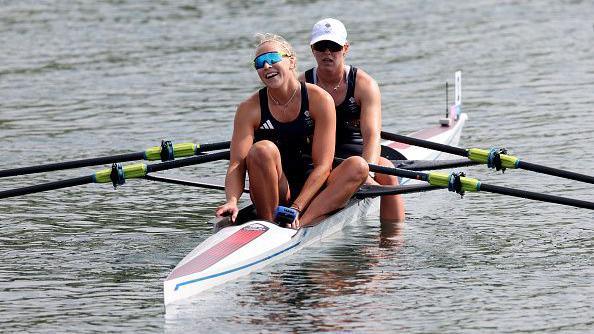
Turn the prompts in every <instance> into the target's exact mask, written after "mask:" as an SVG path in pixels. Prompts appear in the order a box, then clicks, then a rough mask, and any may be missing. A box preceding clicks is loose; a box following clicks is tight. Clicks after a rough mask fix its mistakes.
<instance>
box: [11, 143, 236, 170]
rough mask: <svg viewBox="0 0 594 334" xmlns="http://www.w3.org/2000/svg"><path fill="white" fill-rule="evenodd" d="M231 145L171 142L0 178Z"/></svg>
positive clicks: (162, 157)
mask: <svg viewBox="0 0 594 334" xmlns="http://www.w3.org/2000/svg"><path fill="white" fill-rule="evenodd" d="M230 145H231V143H230V142H229V141H224V142H216V143H207V144H193V143H179V144H171V142H169V141H163V142H162V143H161V146H153V147H151V148H148V149H147V150H145V151H141V152H135V153H125V154H118V155H110V156H105V157H98V158H89V159H80V160H72V161H64V162H56V163H50V164H44V165H37V166H29V167H18V168H11V169H5V170H0V177H9V176H18V175H26V174H34V173H43V172H51V171H56V170H64V169H72V168H80V167H88V166H97V165H105V164H111V163H117V162H128V161H136V160H147V161H155V160H161V161H168V160H173V159H174V158H183V157H190V156H193V155H198V154H202V153H203V152H208V151H216V150H222V149H227V148H229V146H230Z"/></svg>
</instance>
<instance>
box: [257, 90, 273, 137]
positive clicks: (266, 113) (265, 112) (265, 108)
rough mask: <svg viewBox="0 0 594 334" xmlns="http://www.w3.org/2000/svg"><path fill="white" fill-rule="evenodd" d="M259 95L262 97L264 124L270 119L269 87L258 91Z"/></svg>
mask: <svg viewBox="0 0 594 334" xmlns="http://www.w3.org/2000/svg"><path fill="white" fill-rule="evenodd" d="M258 97H259V98H260V124H259V125H258V126H259V127H260V126H262V124H264V123H265V122H266V121H267V120H268V119H270V116H271V115H270V108H268V90H267V87H263V88H262V89H260V91H258Z"/></svg>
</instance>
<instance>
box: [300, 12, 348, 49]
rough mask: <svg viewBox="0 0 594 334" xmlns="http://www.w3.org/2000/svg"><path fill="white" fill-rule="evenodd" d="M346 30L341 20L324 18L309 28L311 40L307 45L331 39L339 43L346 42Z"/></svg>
mask: <svg viewBox="0 0 594 334" xmlns="http://www.w3.org/2000/svg"><path fill="white" fill-rule="evenodd" d="M346 38H347V31H346V28H345V27H344V24H342V22H340V21H338V20H337V19H333V18H326V19H323V20H320V21H318V22H316V24H314V26H313V28H312V29H311V40H310V42H309V45H313V44H315V43H316V42H319V41H332V42H334V43H338V44H340V45H344V44H345V43H346V40H347V39H346Z"/></svg>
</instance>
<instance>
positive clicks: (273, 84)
mask: <svg viewBox="0 0 594 334" xmlns="http://www.w3.org/2000/svg"><path fill="white" fill-rule="evenodd" d="M271 52H278V53H279V54H280V55H281V56H282V60H280V61H277V60H278V59H274V58H276V57H275V56H276V55H270V54H269V53H271ZM287 53H288V52H287V50H285V49H284V48H283V47H282V46H281V45H279V43H276V42H274V41H269V42H266V43H263V44H261V45H260V46H258V48H257V49H256V58H258V57H260V56H262V57H264V56H267V54H268V56H271V57H267V58H269V61H264V62H263V66H262V67H261V68H260V69H258V70H257V71H258V76H259V77H260V80H262V82H263V83H264V84H265V85H266V86H268V87H270V88H278V87H281V86H282V85H283V84H285V82H287V81H288V80H289V79H290V78H294V77H295V73H294V71H293V69H294V68H295V57H292V56H288V55H286V54H287ZM263 55H264V56H263ZM261 59H263V58H261ZM271 63H273V64H271ZM256 65H262V63H261V62H260V64H256ZM257 67H259V66H257Z"/></svg>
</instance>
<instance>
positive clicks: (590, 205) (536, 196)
mask: <svg viewBox="0 0 594 334" xmlns="http://www.w3.org/2000/svg"><path fill="white" fill-rule="evenodd" d="M480 190H481V191H488V192H492V193H496V194H502V195H508V196H514V197H521V198H527V199H532V200H537V201H543V202H550V203H557V204H562V205H569V206H575V207H578V208H583V209H590V210H594V202H587V201H582V200H578V199H573V198H567V197H560V196H555V195H547V194H541V193H535V192H532V191H526V190H519V189H513V188H507V187H500V186H495V185H491V184H484V183H481V185H480Z"/></svg>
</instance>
